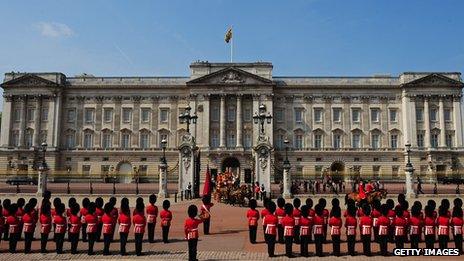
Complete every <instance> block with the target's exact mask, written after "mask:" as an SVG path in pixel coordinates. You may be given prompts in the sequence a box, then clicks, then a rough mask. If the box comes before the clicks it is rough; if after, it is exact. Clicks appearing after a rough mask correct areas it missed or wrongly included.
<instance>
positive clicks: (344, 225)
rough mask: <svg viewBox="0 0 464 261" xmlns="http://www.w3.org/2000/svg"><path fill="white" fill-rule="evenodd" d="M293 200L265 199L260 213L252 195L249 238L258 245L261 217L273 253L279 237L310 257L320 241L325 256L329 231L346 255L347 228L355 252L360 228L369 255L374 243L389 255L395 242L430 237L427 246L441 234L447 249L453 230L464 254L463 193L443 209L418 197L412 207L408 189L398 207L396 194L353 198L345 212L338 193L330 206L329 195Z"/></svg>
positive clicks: (335, 250) (335, 248)
mask: <svg viewBox="0 0 464 261" xmlns="http://www.w3.org/2000/svg"><path fill="white" fill-rule="evenodd" d="M292 203H293V204H292ZM292 203H289V202H286V201H285V200H284V199H283V198H278V199H277V204H276V203H274V202H273V201H269V200H265V201H264V209H262V210H261V212H259V211H258V210H257V209H256V208H257V202H256V200H255V199H252V200H250V209H249V210H248V212H247V213H246V217H247V219H248V227H249V239H250V242H251V243H252V244H256V237H257V231H258V220H259V219H260V218H261V219H262V225H263V230H262V231H263V234H264V239H265V242H266V244H267V248H268V254H269V257H274V256H275V253H274V252H275V244H276V242H277V243H280V244H285V255H286V256H288V257H293V256H294V253H293V250H292V247H293V244H294V243H296V244H299V246H300V255H301V256H304V257H307V256H309V253H308V245H309V244H314V245H315V255H316V256H319V257H321V256H323V255H324V252H323V248H324V245H325V243H327V238H328V235H330V238H331V241H332V251H331V252H332V254H333V255H335V256H340V255H341V252H340V244H342V240H341V236H342V231H343V232H344V233H345V235H346V244H347V249H348V253H347V254H348V255H352V256H353V255H355V254H356V252H355V246H356V239H357V235H358V233H359V235H360V239H361V241H362V248H363V254H364V255H366V256H371V255H372V254H373V253H372V251H371V243H373V242H374V243H377V244H379V247H380V254H381V255H383V256H387V255H389V251H388V248H389V246H388V245H389V243H390V244H394V245H395V248H405V244H407V243H409V244H410V247H411V248H416V249H417V248H419V242H424V241H425V247H426V248H434V247H435V246H436V245H435V244H436V241H437V238H438V247H439V248H440V249H446V248H448V242H449V241H450V240H451V237H450V235H452V240H453V241H454V247H455V248H456V249H458V251H459V253H460V254H462V253H463V250H462V249H463V248H462V227H463V210H462V204H463V202H462V200H461V199H460V198H456V199H454V201H453V203H454V206H453V208H452V209H451V207H450V201H449V200H448V199H443V200H442V201H441V204H440V206H439V207H438V210H437V209H436V202H435V201H434V200H429V201H428V202H427V205H426V206H425V207H423V206H422V204H421V202H419V201H415V202H414V203H413V204H412V206H411V207H410V205H409V202H408V201H407V200H406V198H405V196H404V194H399V195H398V202H397V205H396V206H395V202H394V201H393V200H392V199H388V200H386V202H385V203H384V204H382V203H381V201H380V200H374V201H372V202H371V203H370V204H369V203H368V202H367V201H366V200H362V201H360V202H355V201H353V200H351V199H347V201H346V202H345V204H346V210H345V211H344V212H343V213H342V210H341V207H340V201H339V200H338V199H337V198H334V199H332V202H331V204H332V208H331V209H330V211H329V209H328V208H327V207H326V205H327V202H326V200H325V199H324V198H320V199H319V200H318V202H317V204H316V205H315V206H314V207H313V201H312V199H311V198H308V199H306V202H305V204H304V205H302V202H301V200H300V199H299V198H295V199H294V200H293V202H292ZM358 230H359V232H358Z"/></svg>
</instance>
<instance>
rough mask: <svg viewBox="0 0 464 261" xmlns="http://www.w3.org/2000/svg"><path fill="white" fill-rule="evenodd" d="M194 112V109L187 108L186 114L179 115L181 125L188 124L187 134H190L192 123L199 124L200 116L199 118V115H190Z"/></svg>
mask: <svg viewBox="0 0 464 261" xmlns="http://www.w3.org/2000/svg"><path fill="white" fill-rule="evenodd" d="M191 110H192V107H190V105H189V106H187V108H185V112H184V113H182V114H181V115H179V123H186V124H187V132H188V133H190V122H191V123H192V124H196V123H197V119H198V116H197V113H196V112H195V113H193V115H190V111H191Z"/></svg>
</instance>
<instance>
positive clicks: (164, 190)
mask: <svg viewBox="0 0 464 261" xmlns="http://www.w3.org/2000/svg"><path fill="white" fill-rule="evenodd" d="M167 144H168V141H167V140H165V139H163V140H162V141H161V148H162V149H163V157H161V163H160V164H159V186H158V188H159V189H158V198H167V197H169V195H168V183H167V171H168V162H167V160H166V146H167Z"/></svg>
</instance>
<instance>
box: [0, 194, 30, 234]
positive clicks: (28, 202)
mask: <svg viewBox="0 0 464 261" xmlns="http://www.w3.org/2000/svg"><path fill="white" fill-rule="evenodd" d="M28 204H29V206H30V209H31V211H30V213H31V216H32V220H33V222H32V224H33V230H34V231H35V228H36V227H37V222H39V211H38V210H37V199H36V198H30V199H29V202H28ZM0 235H1V232H0ZM32 239H34V235H32Z"/></svg>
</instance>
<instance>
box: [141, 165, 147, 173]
mask: <svg viewBox="0 0 464 261" xmlns="http://www.w3.org/2000/svg"><path fill="white" fill-rule="evenodd" d="M147 170H148V166H147V165H139V174H141V175H146V174H147Z"/></svg>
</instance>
